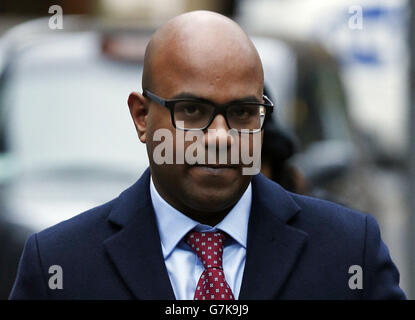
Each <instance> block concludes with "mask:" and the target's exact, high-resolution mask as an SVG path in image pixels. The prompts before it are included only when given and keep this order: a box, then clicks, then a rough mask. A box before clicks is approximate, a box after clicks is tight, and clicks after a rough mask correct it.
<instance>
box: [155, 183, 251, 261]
mask: <svg viewBox="0 0 415 320" xmlns="http://www.w3.org/2000/svg"><path fill="white" fill-rule="evenodd" d="M150 195H151V202H152V204H153V208H154V212H155V214H156V220H157V226H158V230H159V233H160V240H161V245H162V251H163V256H164V258H165V259H166V258H167V257H168V256H169V255H170V254H171V252H172V251H173V250H174V248H175V247H176V246H177V244H178V243H179V242H180V240H181V239H182V238H183V237H184V236H185V235H186V234H187V233H188V232H189V231H190V230H192V229H196V230H198V231H206V232H210V231H212V232H213V231H216V230H218V229H219V230H222V231H224V232H226V233H227V234H228V235H230V236H231V237H232V238H233V239H234V240H235V241H236V242H238V243H239V244H240V245H241V246H242V247H244V248H246V242H247V234H248V220H249V213H250V211H251V202H252V187H251V183H250V184H249V185H248V188H247V189H246V190H245V192H244V194H243V195H242V197H241V198H240V199H239V201H238V202H237V203H236V204H235V205H234V207H233V208H232V210H231V211H229V213H228V214H227V215H226V217H225V218H224V219H223V220H222V221H221V222H219V223H218V224H217V225H216V226H215V227H211V226H207V225H203V224H200V223H199V222H197V221H195V220H193V219H191V218H189V217H188V216H186V215H184V214H183V213H181V212H180V211H178V210H176V209H175V208H173V207H172V206H171V205H170V204H168V203H167V201H165V200H164V199H163V198H162V197H161V196H160V194H159V193H158V192H157V190H156V188H155V186H154V183H153V179H152V178H150ZM173 230H174V232H172V231H173Z"/></svg>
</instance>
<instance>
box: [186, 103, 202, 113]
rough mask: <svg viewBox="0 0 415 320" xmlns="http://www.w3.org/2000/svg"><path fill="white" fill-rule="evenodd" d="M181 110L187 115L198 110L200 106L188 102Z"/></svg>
mask: <svg viewBox="0 0 415 320" xmlns="http://www.w3.org/2000/svg"><path fill="white" fill-rule="evenodd" d="M183 111H184V113H185V114H187V115H194V114H197V113H198V112H200V108H199V107H198V106H196V105H194V104H189V105H186V106H184V107H183Z"/></svg>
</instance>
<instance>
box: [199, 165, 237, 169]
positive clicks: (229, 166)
mask: <svg viewBox="0 0 415 320" xmlns="http://www.w3.org/2000/svg"><path fill="white" fill-rule="evenodd" d="M192 167H202V168H211V169H236V168H238V165H235V164H195V165H193V166H192Z"/></svg>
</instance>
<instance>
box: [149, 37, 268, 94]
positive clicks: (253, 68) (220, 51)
mask: <svg viewBox="0 0 415 320" xmlns="http://www.w3.org/2000/svg"><path fill="white" fill-rule="evenodd" d="M199 31H203V30H199ZM210 31H212V30H210ZM151 69H152V70H151V71H152V78H153V84H154V86H155V88H157V92H158V93H159V94H160V95H164V96H165V97H166V98H169V97H171V96H174V95H176V94H178V93H180V92H182V91H186V92H191V93H193V94H195V95H198V96H202V97H205V98H209V99H212V100H216V101H217V102H225V101H220V100H226V99H231V98H239V97H240V95H241V92H244V94H248V95H249V94H251V95H258V94H259V95H260V94H261V93H262V86H263V71H262V64H261V61H260V58H259V56H258V54H257V52H256V49H255V48H254V47H253V44H252V43H251V42H250V41H249V39H248V38H245V39H244V38H243V36H241V35H240V34H238V35H235V34H232V33H229V34H222V35H220V34H217V33H215V32H208V30H206V33H203V32H202V33H201V34H200V33H199V34H198V36H197V35H195V34H194V33H193V34H191V35H189V34H186V33H180V34H179V35H176V36H175V37H172V38H171V39H169V41H166V42H165V43H164V44H163V46H162V47H161V48H158V50H157V52H156V54H155V55H154V58H153V61H152V68H151Z"/></svg>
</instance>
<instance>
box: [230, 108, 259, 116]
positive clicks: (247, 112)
mask: <svg viewBox="0 0 415 320" xmlns="http://www.w3.org/2000/svg"><path fill="white" fill-rule="evenodd" d="M254 114H255V108H253V107H252V106H242V105H241V106H234V107H233V108H232V110H231V111H230V116H232V117H237V118H247V117H252V116H253V115H254Z"/></svg>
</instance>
